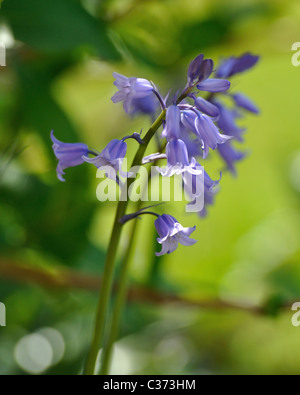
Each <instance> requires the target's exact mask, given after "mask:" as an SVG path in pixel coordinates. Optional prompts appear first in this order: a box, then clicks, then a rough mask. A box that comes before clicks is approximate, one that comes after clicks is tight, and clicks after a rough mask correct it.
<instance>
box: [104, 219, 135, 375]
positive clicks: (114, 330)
mask: <svg viewBox="0 0 300 395" xmlns="http://www.w3.org/2000/svg"><path fill="white" fill-rule="evenodd" d="M137 225H138V221H137V220H135V221H134V224H133V226H132V230H131V235H130V238H129V241H128V247H127V250H126V252H125V255H124V258H123V260H122V264H121V272H120V277H119V287H118V290H117V295H116V300H115V305H114V308H113V315H112V320H111V327H110V331H109V336H108V340H107V345H106V346H105V347H104V348H103V357H102V361H101V370H100V374H102V375H107V374H109V368H110V363H111V357H112V352H113V347H114V342H115V340H116V339H117V337H118V332H119V327H120V323H121V317H122V312H123V308H124V306H125V301H126V296H127V287H128V272H129V268H130V262H131V255H132V251H133V247H134V238H135V234H136V229H137Z"/></svg>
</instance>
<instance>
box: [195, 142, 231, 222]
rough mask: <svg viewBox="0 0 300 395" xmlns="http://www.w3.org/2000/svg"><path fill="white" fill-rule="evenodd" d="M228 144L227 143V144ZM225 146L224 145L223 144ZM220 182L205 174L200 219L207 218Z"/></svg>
mask: <svg viewBox="0 0 300 395" xmlns="http://www.w3.org/2000/svg"><path fill="white" fill-rule="evenodd" d="M225 144H226V143H225ZM223 145H224V144H223ZM220 180H221V177H220V179H219V180H216V181H214V180H212V179H211V178H210V176H209V175H208V174H207V172H206V171H205V172H204V208H203V210H202V211H200V212H199V215H200V217H205V216H206V215H207V206H208V205H213V204H214V197H215V195H216V193H217V192H218V188H217V187H218V185H219V183H220Z"/></svg>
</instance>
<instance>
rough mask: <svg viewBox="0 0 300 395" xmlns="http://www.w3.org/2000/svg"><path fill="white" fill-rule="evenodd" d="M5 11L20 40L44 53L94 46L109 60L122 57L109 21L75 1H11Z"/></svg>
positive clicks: (4, 8)
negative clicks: (102, 19)
mask: <svg viewBox="0 0 300 395" xmlns="http://www.w3.org/2000/svg"><path fill="white" fill-rule="evenodd" d="M1 14H2V15H3V16H4V17H5V18H6V19H7V20H8V22H9V24H10V26H11V28H12V30H13V33H14V35H15V37H16V39H18V40H20V41H22V42H24V43H26V44H28V45H29V46H31V47H33V48H35V49H37V50H39V51H42V52H65V51H71V50H74V49H76V48H78V47H91V48H93V49H96V51H97V52H98V53H99V55H100V56H101V57H103V58H105V59H109V60H118V59H119V58H120V55H119V53H118V52H117V50H116V48H115V46H114V45H113V43H112V41H111V40H110V38H109V35H108V27H107V26H106V24H105V23H104V22H103V21H101V20H97V19H95V18H94V17H92V16H91V15H90V14H88V12H87V11H85V9H84V8H83V7H82V6H81V4H80V3H79V2H77V1H74V0H43V1H41V0H26V1H24V0H9V1H6V2H5V3H4V4H3V7H2V10H1Z"/></svg>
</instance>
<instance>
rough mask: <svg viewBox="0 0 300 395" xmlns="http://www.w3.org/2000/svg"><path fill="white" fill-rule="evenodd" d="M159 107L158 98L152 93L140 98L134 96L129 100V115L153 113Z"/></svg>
mask: <svg viewBox="0 0 300 395" xmlns="http://www.w3.org/2000/svg"><path fill="white" fill-rule="evenodd" d="M158 107H159V104H158V100H157V98H156V97H155V96H154V95H149V96H146V97H142V98H134V99H133V100H132V102H131V108H130V115H135V114H146V115H152V116H153V115H154V114H155V113H156V111H157V109H158Z"/></svg>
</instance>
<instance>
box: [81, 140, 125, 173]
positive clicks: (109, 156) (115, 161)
mask: <svg viewBox="0 0 300 395" xmlns="http://www.w3.org/2000/svg"><path fill="white" fill-rule="evenodd" d="M126 151H127V144H126V143H125V141H123V140H118V139H114V140H112V141H110V142H109V143H108V144H107V146H106V147H105V148H104V149H103V150H102V151H101V153H100V154H99V155H97V156H96V157H94V158H90V157H88V156H84V157H83V159H84V161H85V162H88V163H91V164H93V165H95V166H96V167H97V168H98V169H101V168H104V169H105V170H106V175H107V177H109V178H111V179H112V180H115V179H116V173H117V172H118V171H120V170H121V167H122V162H123V159H124V158H125V155H126ZM110 169H111V171H109V170H110Z"/></svg>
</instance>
